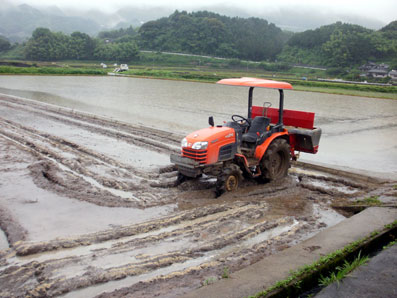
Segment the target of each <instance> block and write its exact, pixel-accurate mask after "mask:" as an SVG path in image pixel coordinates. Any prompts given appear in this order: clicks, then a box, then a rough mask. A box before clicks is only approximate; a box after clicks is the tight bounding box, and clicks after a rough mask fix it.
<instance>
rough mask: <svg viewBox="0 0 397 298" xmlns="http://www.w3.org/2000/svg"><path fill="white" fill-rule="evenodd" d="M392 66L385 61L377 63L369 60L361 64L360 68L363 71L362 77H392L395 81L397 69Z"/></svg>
mask: <svg viewBox="0 0 397 298" xmlns="http://www.w3.org/2000/svg"><path fill="white" fill-rule="evenodd" d="M389 68H390V66H389V65H388V64H385V63H381V64H376V63H374V62H368V63H366V64H364V65H361V66H360V67H359V68H358V69H359V70H360V71H361V72H362V73H361V74H360V77H368V78H378V79H384V78H387V77H390V78H391V79H392V80H393V81H397V70H394V69H392V70H390V69H389Z"/></svg>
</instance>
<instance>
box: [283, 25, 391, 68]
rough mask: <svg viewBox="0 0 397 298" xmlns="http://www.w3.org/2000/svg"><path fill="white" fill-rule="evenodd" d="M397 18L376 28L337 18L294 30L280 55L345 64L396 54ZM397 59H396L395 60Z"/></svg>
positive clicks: (387, 58)
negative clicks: (319, 25) (294, 32)
mask: <svg viewBox="0 0 397 298" xmlns="http://www.w3.org/2000/svg"><path fill="white" fill-rule="evenodd" d="M396 33H397V26H396V21H395V22H392V23H390V24H389V25H387V26H385V27H384V28H382V29H380V30H378V31H374V30H370V29H367V28H364V27H362V26H358V25H352V24H343V23H341V22H337V23H335V24H332V25H327V26H321V27H320V28H318V29H315V30H307V31H305V32H302V33H296V34H294V35H293V36H292V37H291V38H290V39H289V40H288V42H287V44H286V45H285V47H284V48H283V51H282V53H281V54H280V55H279V56H278V59H280V60H282V61H285V62H289V63H302V64H311V65H327V66H334V67H346V66H350V65H357V64H360V63H363V62H366V61H369V60H373V61H377V60H383V61H390V62H393V61H395V60H396V59H397V58H396V57H397V34H396ZM395 62H397V61H395Z"/></svg>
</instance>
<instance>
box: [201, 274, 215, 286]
mask: <svg viewBox="0 0 397 298" xmlns="http://www.w3.org/2000/svg"><path fill="white" fill-rule="evenodd" d="M217 280H218V279H217V278H216V277H214V276H212V277H209V278H207V279H206V280H204V281H203V283H202V285H203V286H208V285H210V284H213V283H215V282H216V281H217Z"/></svg>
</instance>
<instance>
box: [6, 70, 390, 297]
mask: <svg viewBox="0 0 397 298" xmlns="http://www.w3.org/2000/svg"><path fill="white" fill-rule="evenodd" d="M23 78H24V83H23V84H19V85H18V80H21V77H1V80H0V88H1V89H0V92H3V93H4V92H6V93H8V94H14V95H16V96H17V97H15V96H8V95H0V193H1V194H2V195H1V197H0V215H1V216H0V227H1V230H0V231H1V233H0V284H2V285H5V286H2V287H1V289H0V296H4V297H8V296H10V297H13V296H15V297H25V296H49V297H54V296H64V297H95V296H98V295H99V296H100V297H125V296H126V295H130V296H131V297H153V296H156V295H159V296H161V297H175V296H177V295H182V294H184V293H186V292H189V291H192V290H194V289H196V288H198V287H201V286H204V285H205V283H206V281H208V280H209V279H211V280H217V279H220V278H222V273H223V272H224V270H225V268H227V270H228V271H230V272H234V271H236V270H239V269H242V268H244V267H246V266H249V265H250V264H252V263H255V262H256V261H258V260H260V259H262V258H264V257H266V256H268V255H271V254H274V253H277V252H279V251H282V250H284V249H286V248H288V247H290V246H292V245H295V244H296V243H299V242H300V241H303V240H304V239H307V238H309V237H311V236H313V235H315V234H316V233H318V232H319V231H320V230H322V229H326V228H327V227H330V226H333V225H335V224H337V223H338V222H340V221H342V220H344V218H345V217H346V216H350V214H349V213H346V212H341V211H340V210H339V209H334V208H333V206H334V205H337V204H339V205H340V204H352V202H354V201H355V200H357V199H362V198H364V197H367V196H370V195H377V196H379V198H380V199H383V198H387V199H389V200H392V201H393V202H394V201H395V200H397V198H396V197H395V196H396V193H395V190H393V184H392V183H383V182H379V181H378V180H376V179H368V177H366V176H360V175H352V174H350V173H348V172H344V171H337V170H332V169H327V168H324V167H318V166H313V165H308V164H295V165H294V166H293V167H292V168H291V169H290V172H289V176H288V177H287V178H285V179H284V180H282V181H278V182H273V183H269V184H260V183H258V182H256V181H252V180H246V181H244V183H243V185H242V186H241V188H240V189H239V190H237V191H236V192H233V193H228V194H225V195H222V196H221V197H219V198H215V193H214V188H215V185H214V183H215V182H214V179H209V178H208V177H202V178H200V179H198V180H195V181H187V182H184V183H182V184H181V185H178V186H177V184H176V175H177V173H176V171H175V169H174V168H173V167H172V165H170V164H169V154H170V153H171V152H178V150H179V143H180V139H181V138H182V137H183V135H184V134H185V132H187V131H189V130H191V129H195V128H199V127H200V126H206V125H207V124H206V119H207V117H208V116H209V115H213V116H215V119H216V121H217V122H221V121H223V120H228V117H229V116H230V115H231V114H236V113H237V114H238V113H239V114H243V115H244V114H245V113H246V110H245V109H246V92H247V90H246V89H245V88H232V87H226V88H225V87H224V86H223V87H222V88H220V87H221V86H216V85H211V84H197V83H183V82H170V81H160V80H143V79H127V78H90V77H82V78H76V77H23ZM83 86H85V88H84V87H83ZM255 94H257V95H258V97H259V98H260V100H262V99H264V98H266V99H267V100H268V97H270V96H271V95H274V94H272V93H271V92H270V93H267V92H264V91H258V92H256V93H255ZM302 94H303V98H302V99H301V100H300V99H299V95H302ZM308 94H309V95H308ZM314 95H316V94H310V93H303V92H295V93H294V92H288V94H287V95H286V102H287V106H286V108H291V109H303V110H309V111H310V110H311V111H316V112H317V111H319V112H318V117H317V125H318V126H321V127H322V128H324V130H325V134H324V136H323V139H322V141H321V142H322V143H320V152H322V149H323V148H322V146H323V143H325V145H324V147H325V148H328V147H327V146H330V145H329V144H328V143H327V142H329V143H332V142H331V141H329V140H328V141H327V139H331V140H338V139H339V140H341V139H340V138H344V137H343V136H344V135H345V137H347V135H348V133H346V128H347V127H349V128H350V129H351V131H352V133H351V135H353V136H354V137H356V138H357V139H360V138H361V137H363V136H365V135H367V134H368V133H369V134H370V135H371V134H375V132H379V136H380V137H381V135H382V134H383V133H384V132H385V131H386V128H385V127H383V126H387V125H389V127H391V129H392V130H393V129H394V130H395V129H396V128H395V127H396V126H395V125H394V126H393V123H395V121H396V113H395V105H393V104H392V102H389V101H387V100H381V101H379V102H378V103H377V104H375V105H374V104H372V103H371V102H370V101H375V102H376V101H377V100H374V99H371V100H369V99H363V100H364V104H363V105H364V106H366V109H367V114H368V115H365V116H363V115H362V114H358V113H352V112H351V110H348V109H352V108H353V106H355V104H354V103H357V99H355V98H350V97H341V100H340V101H338V100H337V99H334V101H333V102H332V103H330V102H329V101H327V100H325V99H324V96H325V95H322V96H320V97H321V98H318V99H316V97H314ZM316 96H317V95H316ZM21 97H24V98H29V99H33V100H29V99H24V98H21ZM308 98H311V99H308ZM330 98H331V97H330ZM187 99H189V100H187ZM289 99H290V102H289ZM343 101H346V102H347V104H346V103H343ZM275 102H276V101H274V103H275ZM48 103H50V104H48ZM116 103H117V104H116ZM349 103H350V105H349ZM259 104H260V103H259ZM343 104H344V105H343ZM317 109H318V110H317ZM325 109H330V113H329V115H327V114H326V113H325ZM214 111H215V112H214ZM364 114H365V113H364ZM380 114H383V115H384V117H383V118H382V119H381V117H378V116H379V115H380ZM348 115H351V117H348ZM359 123H361V125H360V124H359ZM374 124H375V126H374ZM371 127H378V128H377V129H372V128H371ZM365 142H366V141H365ZM394 142H395V141H390V140H389V141H388V142H386V141H385V143H384V144H383V143H381V144H380V145H379V146H380V147H382V146H383V147H382V150H383V149H384V151H383V152H384V154H383V155H382V158H383V159H382V158H379V157H378V156H375V159H376V158H379V160H381V163H380V164H381V165H383V164H385V165H386V164H387V167H386V166H385V167H384V168H382V169H379V168H376V169H374V168H372V165H371V162H368V163H367V164H366V165H362V167H361V168H363V167H364V169H367V170H374V171H375V170H376V171H378V172H383V171H390V172H393V171H394V170H395V169H394V168H393V167H394V166H395V165H394V164H393V163H392V162H390V160H392V161H393V160H394V158H395V155H393V154H394V151H393V150H392V149H393V146H394V147H395V146H396V144H395V143H394ZM327 144H328V145H327ZM346 146H347V147H349V145H348V144H347V145H346ZM373 146H374V145H373ZM335 147H336V145H335ZM339 147H340V146H339ZM331 148H332V147H331ZM388 148H389V149H390V150H389V149H388ZM326 150H328V149H325V150H324V151H326ZM360 150H362V148H358V150H357V151H354V150H353V151H352V150H350V151H348V150H346V151H347V155H348V156H349V157H350V158H351V159H352V158H353V157H354V156H358V159H357V160H356V161H353V162H352V163H350V164H348V165H350V166H354V163H355V162H359V158H360V154H361V153H360V152H361V151H360ZM368 150H369V151H366V152H371V150H370V149H368ZM373 150H375V151H376V149H373ZM388 150H389V151H390V152H389V151H388ZM324 155H326V154H325V153H324ZM315 157H316V156H314V157H313V159H314V158H315ZM318 157H319V159H320V162H327V161H328V162H330V161H332V158H330V157H321V155H320V154H319V155H318ZM327 158H328V159H327ZM341 159H342V160H343V158H341ZM346 159H347V158H346ZM353 159H354V158H353ZM386 159H388V161H389V162H387V160H386ZM359 168H360V167H359ZM8 247H9V248H8Z"/></svg>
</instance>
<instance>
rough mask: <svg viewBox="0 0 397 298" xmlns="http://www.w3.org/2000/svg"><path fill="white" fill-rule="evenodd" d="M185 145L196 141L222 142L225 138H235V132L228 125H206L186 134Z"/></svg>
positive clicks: (228, 139)
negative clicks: (206, 126)
mask: <svg viewBox="0 0 397 298" xmlns="http://www.w3.org/2000/svg"><path fill="white" fill-rule="evenodd" d="M186 140H187V146H186V147H192V146H193V144H194V143H196V142H208V144H215V143H217V142H224V141H225V140H227V141H228V142H227V143H229V142H230V141H233V142H234V140H235V132H234V129H233V128H230V127H223V126H222V127H208V128H203V129H200V130H196V131H194V132H192V133H190V134H188V135H187V136H186Z"/></svg>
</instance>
